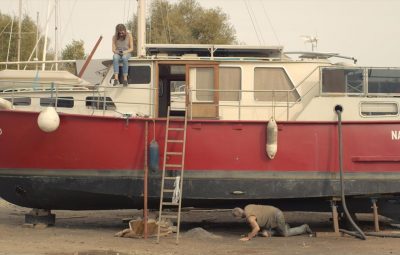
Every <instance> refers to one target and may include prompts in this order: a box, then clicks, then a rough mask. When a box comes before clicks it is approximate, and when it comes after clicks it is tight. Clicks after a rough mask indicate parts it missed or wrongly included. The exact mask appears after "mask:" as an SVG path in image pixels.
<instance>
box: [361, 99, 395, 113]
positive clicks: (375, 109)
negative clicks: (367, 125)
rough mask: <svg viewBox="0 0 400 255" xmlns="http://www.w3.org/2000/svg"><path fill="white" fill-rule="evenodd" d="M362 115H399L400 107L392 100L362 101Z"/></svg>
mask: <svg viewBox="0 0 400 255" xmlns="http://www.w3.org/2000/svg"><path fill="white" fill-rule="evenodd" d="M360 108H361V116H364V117H371V116H397V115H398V113H399V107H398V105H397V103H394V102H393V103H392V102H362V103H361V106H360Z"/></svg>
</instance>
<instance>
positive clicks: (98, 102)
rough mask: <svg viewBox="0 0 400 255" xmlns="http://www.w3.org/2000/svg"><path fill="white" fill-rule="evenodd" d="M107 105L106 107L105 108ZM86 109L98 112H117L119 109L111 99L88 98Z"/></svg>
mask: <svg viewBox="0 0 400 255" xmlns="http://www.w3.org/2000/svg"><path fill="white" fill-rule="evenodd" d="M104 103H105V107H104ZM86 107H88V108H91V109H96V110H103V109H104V110H115V109H117V107H116V106H115V104H114V102H113V101H112V99H111V97H106V98H104V97H93V96H90V97H86Z"/></svg>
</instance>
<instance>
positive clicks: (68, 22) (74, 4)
mask: <svg viewBox="0 0 400 255" xmlns="http://www.w3.org/2000/svg"><path fill="white" fill-rule="evenodd" d="M76 2H77V0H75V1H74V2H73V4H72V8H71V10H70V11H69V16H68V18H67V22H66V23H65V24H66V25H65V26H66V27H68V26H69V24H70V22H71V18H72V14H73V13H74V9H75V6H76ZM71 30H73V26H71ZM63 31H64V33H62V35H61V38H60V44H61V45H63V41H64V37H65V34H66V32H67V29H64V30H63ZM60 33H61V23H60ZM72 34H74V33H73V31H72Z"/></svg>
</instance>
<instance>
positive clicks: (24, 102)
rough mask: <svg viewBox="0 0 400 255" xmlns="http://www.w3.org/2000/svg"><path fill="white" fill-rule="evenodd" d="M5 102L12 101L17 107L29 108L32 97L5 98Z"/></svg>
mask: <svg viewBox="0 0 400 255" xmlns="http://www.w3.org/2000/svg"><path fill="white" fill-rule="evenodd" d="M4 99H5V100H8V101H10V102H11V103H13V105H17V106H28V105H31V101H32V100H31V98H30V97H14V98H4Z"/></svg>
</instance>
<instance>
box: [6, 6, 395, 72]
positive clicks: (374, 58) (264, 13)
mask: <svg viewBox="0 0 400 255" xmlns="http://www.w3.org/2000/svg"><path fill="white" fill-rule="evenodd" d="M48 1H49V0H22V13H23V14H27V15H29V16H31V17H32V18H33V20H36V13H37V12H39V24H40V26H41V28H42V31H43V32H44V31H45V21H46V16H47V4H48ZM50 1H51V3H53V2H54V0H50ZM176 1H177V0H171V2H176ZM18 2H19V0H0V12H1V13H3V14H11V15H16V16H18ZM147 2H148V3H147V5H149V2H150V1H149V0H147ZM197 2H199V4H200V5H201V6H202V7H205V8H215V7H219V8H221V10H222V11H223V12H225V13H226V14H227V15H228V16H229V20H230V22H231V24H232V25H233V26H234V28H235V29H236V35H237V40H238V41H239V42H240V43H243V44H246V45H257V46H259V45H273V46H276V45H281V46H283V47H284V50H285V51H311V46H310V44H307V43H304V40H303V39H302V36H316V37H317V38H318V46H317V51H319V52H332V53H340V54H341V55H345V56H351V57H355V58H356V59H358V64H359V65H363V66H382V67H386V66H393V67H395V66H398V67H400V33H399V32H398V26H399V25H400V14H399V11H400V0H197ZM59 3H60V4H59V6H60V15H59V20H60V25H59V31H60V34H59V41H60V46H59V48H63V47H65V45H67V44H68V43H71V41H72V40H83V41H84V43H85V51H86V53H87V54H88V53H90V52H91V50H92V48H93V47H94V45H95V43H96V41H97V40H98V38H99V37H100V36H103V40H102V42H101V43H100V45H99V47H98V49H97V51H96V53H95V55H94V57H93V58H95V59H96V58H101V59H103V58H111V56H112V52H111V38H112V35H113V33H114V29H115V25H116V24H118V23H126V22H127V21H128V20H129V19H130V18H131V17H132V15H133V13H136V7H137V1H136V0H59ZM49 21H50V22H49V26H50V28H49V37H50V38H53V42H54V14H53V16H52V17H51V18H50V19H49ZM0 29H1V28H0ZM51 47H52V48H53V49H54V47H55V46H54V45H51Z"/></svg>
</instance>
